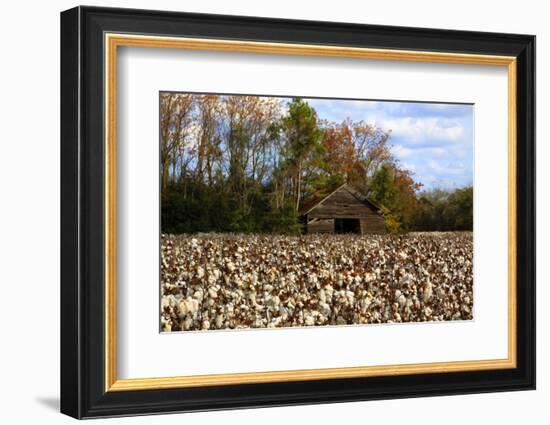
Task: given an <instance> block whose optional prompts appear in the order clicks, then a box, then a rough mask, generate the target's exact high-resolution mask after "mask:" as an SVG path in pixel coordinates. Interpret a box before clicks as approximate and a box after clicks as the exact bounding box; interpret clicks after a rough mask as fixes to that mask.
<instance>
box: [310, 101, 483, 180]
mask: <svg viewBox="0 0 550 425" xmlns="http://www.w3.org/2000/svg"><path fill="white" fill-rule="evenodd" d="M305 100H307V102H308V103H309V104H310V105H311V106H313V107H314V108H315V109H316V111H317V113H318V115H319V118H321V119H326V120H329V121H335V122H341V121H343V120H344V119H346V118H351V119H352V120H353V121H365V122H367V123H369V124H375V125H376V126H378V127H380V128H382V129H384V130H391V136H390V141H389V142H390V144H391V145H392V150H393V153H394V154H395V156H396V157H397V158H398V159H399V161H400V164H401V166H403V167H405V168H407V169H409V170H410V171H412V172H413V173H414V178H415V180H416V181H418V182H420V183H422V184H423V185H424V187H423V189H432V188H436V187H438V188H442V189H452V188H456V187H463V186H466V185H471V184H473V147H474V146H473V145H474V143H473V138H474V136H473V119H474V107H473V105H456V104H443V103H413V102H389V101H365V100H332V99H305Z"/></svg>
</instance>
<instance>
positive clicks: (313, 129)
mask: <svg viewBox="0 0 550 425" xmlns="http://www.w3.org/2000/svg"><path fill="white" fill-rule="evenodd" d="M281 128H282V133H283V135H284V138H285V141H286V145H285V147H284V156H285V157H286V164H285V166H286V167H287V168H289V169H290V172H291V179H292V189H293V194H294V209H295V211H296V213H297V212H298V211H299V209H300V202H301V200H302V195H303V192H304V173H305V172H307V171H308V170H307V167H306V166H307V165H308V161H311V159H312V158H311V155H312V154H314V153H318V152H320V151H321V150H322V145H321V144H320V141H321V137H322V134H323V132H322V130H321V129H320V128H319V125H318V118H317V113H316V112H315V109H313V108H312V107H311V106H310V105H309V104H308V103H307V102H305V101H304V100H303V99H300V98H294V99H292V101H291V102H290V103H289V105H288V112H287V114H286V115H285V116H284V117H283V118H282V120H281ZM306 183H307V178H306Z"/></svg>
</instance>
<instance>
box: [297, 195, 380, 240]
mask: <svg viewBox="0 0 550 425" xmlns="http://www.w3.org/2000/svg"><path fill="white" fill-rule="evenodd" d="M300 215H301V218H302V221H303V223H304V225H305V231H306V233H357V234H369V233H377V234H383V233H386V227H385V226H384V216H383V213H382V210H381V209H380V207H378V206H376V205H375V204H373V203H372V202H371V201H369V200H368V199H367V198H366V197H365V196H363V195H362V194H361V193H360V192H358V191H357V190H356V189H354V188H353V187H352V186H350V185H349V184H344V185H342V186H340V187H339V188H338V189H336V190H334V191H333V192H331V193H329V194H328V195H326V196H324V197H321V198H316V199H309V200H308V199H306V201H305V203H304V206H303V207H302V209H301V210H300Z"/></svg>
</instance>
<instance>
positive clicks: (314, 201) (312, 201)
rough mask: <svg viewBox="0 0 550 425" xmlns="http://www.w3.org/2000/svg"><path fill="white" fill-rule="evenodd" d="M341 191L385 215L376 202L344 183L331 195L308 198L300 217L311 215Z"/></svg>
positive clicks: (301, 209)
mask: <svg viewBox="0 0 550 425" xmlns="http://www.w3.org/2000/svg"><path fill="white" fill-rule="evenodd" d="M341 190H347V191H348V192H349V193H351V194H352V195H353V196H355V197H356V198H357V199H358V200H359V201H361V202H363V203H365V204H367V205H369V206H370V207H371V208H374V209H375V210H376V212H377V213H379V214H383V210H382V208H381V207H379V206H378V205H376V204H375V203H374V202H372V201H371V200H370V199H368V198H367V197H366V196H364V195H363V194H362V193H361V192H359V191H358V190H357V189H355V188H354V187H353V186H351V185H349V184H348V183H344V184H343V185H341V186H339V187H337V188H336V189H334V190H333V191H332V192H330V193H329V194H317V195H315V194H314V195H312V196H310V197H308V198H307V199H306V200H305V202H304V204H303V206H302V208H300V215H306V214H309V213H310V212H311V211H312V210H314V209H315V208H317V207H318V206H320V205H321V204H322V203H323V202H325V201H326V200H327V199H328V198H330V197H331V196H332V195H334V194H335V193H337V192H340V191H341Z"/></svg>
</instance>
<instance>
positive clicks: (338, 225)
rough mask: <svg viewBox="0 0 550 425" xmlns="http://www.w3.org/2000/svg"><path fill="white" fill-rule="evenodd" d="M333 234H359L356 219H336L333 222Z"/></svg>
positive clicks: (357, 220)
mask: <svg viewBox="0 0 550 425" xmlns="http://www.w3.org/2000/svg"><path fill="white" fill-rule="evenodd" d="M334 233H361V224H360V223H359V219H357V218H337V219H335V220H334Z"/></svg>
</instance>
